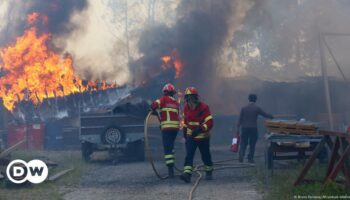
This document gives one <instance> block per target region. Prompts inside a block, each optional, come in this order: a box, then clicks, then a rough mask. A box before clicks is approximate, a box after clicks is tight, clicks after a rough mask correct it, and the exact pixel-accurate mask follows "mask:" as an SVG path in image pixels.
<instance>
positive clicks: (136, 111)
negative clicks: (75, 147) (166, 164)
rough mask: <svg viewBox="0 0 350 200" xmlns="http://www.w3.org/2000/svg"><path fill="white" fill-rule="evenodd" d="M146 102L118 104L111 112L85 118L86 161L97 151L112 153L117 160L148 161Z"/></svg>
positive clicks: (82, 134) (82, 124) (82, 131)
mask: <svg viewBox="0 0 350 200" xmlns="http://www.w3.org/2000/svg"><path fill="white" fill-rule="evenodd" d="M148 109H149V104H148V103H147V102H146V101H139V102H136V103H135V102H126V103H118V105H116V106H114V107H113V108H111V109H105V110H99V111H94V112H89V113H84V114H81V116H80V140H81V151H82V156H83V159H84V160H85V161H89V160H90V156H91V154H92V153H93V152H94V151H106V150H108V151H109V153H110V155H111V156H112V158H113V160H114V161H115V162H116V161H119V160H120V159H121V158H126V159H133V160H144V158H145V155H144V133H143V131H144V120H145V117H146V115H147V113H148Z"/></svg>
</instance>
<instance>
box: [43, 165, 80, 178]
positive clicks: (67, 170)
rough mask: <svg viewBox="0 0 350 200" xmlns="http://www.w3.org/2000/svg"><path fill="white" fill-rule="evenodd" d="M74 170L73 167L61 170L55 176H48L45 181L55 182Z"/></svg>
mask: <svg viewBox="0 0 350 200" xmlns="http://www.w3.org/2000/svg"><path fill="white" fill-rule="evenodd" d="M73 170H74V167H72V168H70V169H66V170H63V171H61V172H58V173H57V174H54V175H52V176H50V177H49V178H48V179H47V180H48V181H55V180H57V179H59V178H60V177H62V176H64V175H65V174H67V173H69V172H71V171H73Z"/></svg>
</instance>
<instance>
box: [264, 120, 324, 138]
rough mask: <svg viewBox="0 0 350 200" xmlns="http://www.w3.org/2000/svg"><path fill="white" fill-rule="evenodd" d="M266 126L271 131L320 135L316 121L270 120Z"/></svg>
mask: <svg viewBox="0 0 350 200" xmlns="http://www.w3.org/2000/svg"><path fill="white" fill-rule="evenodd" d="M265 126H266V128H267V130H268V132H270V133H279V134H295V135H318V127H317V125H316V123H312V122H300V121H292V120H268V121H266V122H265Z"/></svg>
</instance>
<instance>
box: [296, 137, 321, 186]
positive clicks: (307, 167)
mask: <svg viewBox="0 0 350 200" xmlns="http://www.w3.org/2000/svg"><path fill="white" fill-rule="evenodd" d="M326 137H328V136H325V137H323V139H322V140H321V142H320V143H319V144H318V145H317V146H316V148H315V150H314V152H313V153H312V155H311V156H310V158H309V159H308V160H307V162H306V164H305V166H304V168H303V169H302V170H301V172H300V174H299V176H298V178H297V180H296V181H295V182H294V186H297V185H299V184H300V183H301V182H302V181H303V179H304V177H305V176H306V174H307V172H308V171H309V170H310V168H311V166H312V164H313V163H314V162H315V160H316V158H317V156H318V154H319V153H320V151H321V150H322V148H323V147H324V146H325V143H326Z"/></svg>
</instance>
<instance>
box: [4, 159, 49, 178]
mask: <svg viewBox="0 0 350 200" xmlns="http://www.w3.org/2000/svg"><path fill="white" fill-rule="evenodd" d="M48 174H49V169H48V168H47V165H46V164H45V163H44V162H43V161H41V160H31V161H30V162H28V163H27V162H25V161H23V160H13V161H12V162H11V163H10V164H9V165H8V166H7V168H6V175H7V177H8V179H9V180H10V181H12V182H13V183H17V184H20V183H24V182H25V181H27V180H28V181H29V182H31V183H34V184H38V183H41V182H43V181H45V179H46V178H47V175H48Z"/></svg>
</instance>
